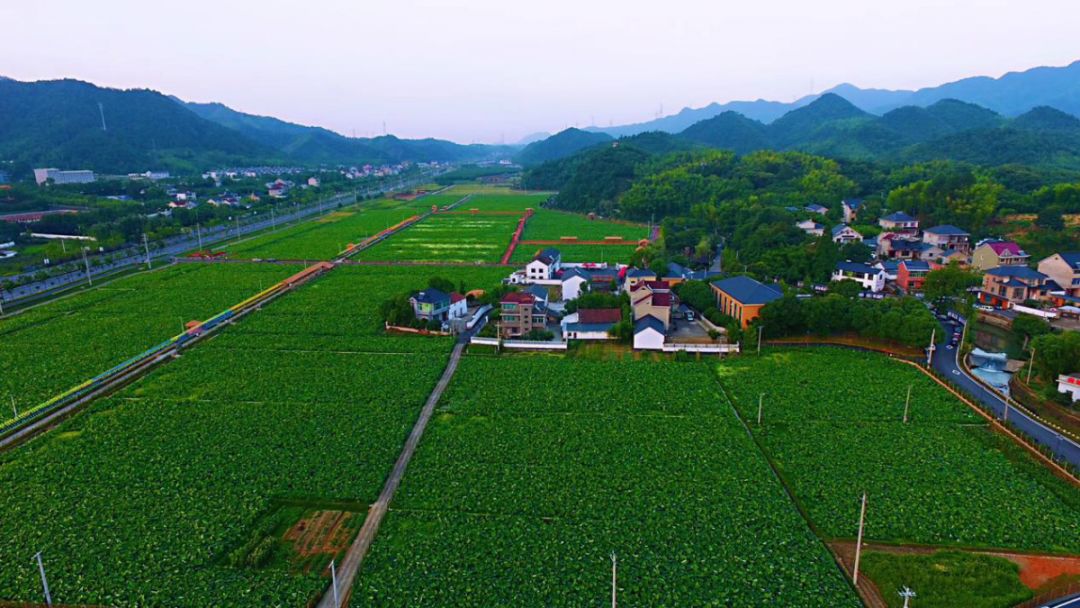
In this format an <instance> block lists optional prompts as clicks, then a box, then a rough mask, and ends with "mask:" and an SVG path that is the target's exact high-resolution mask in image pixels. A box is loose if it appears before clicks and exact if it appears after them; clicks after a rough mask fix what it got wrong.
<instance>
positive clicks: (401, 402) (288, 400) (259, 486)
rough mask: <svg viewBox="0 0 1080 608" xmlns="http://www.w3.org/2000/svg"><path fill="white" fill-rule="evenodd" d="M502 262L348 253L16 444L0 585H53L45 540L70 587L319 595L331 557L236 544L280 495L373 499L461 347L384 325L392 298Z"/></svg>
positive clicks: (478, 281)
mask: <svg viewBox="0 0 1080 608" xmlns="http://www.w3.org/2000/svg"><path fill="white" fill-rule="evenodd" d="M188 268H192V269H196V268H197V269H210V270H207V272H210V273H215V272H226V269H238V268H241V267H239V266H237V265H214V266H182V267H180V269H178V270H182V271H184V272H193V271H187V270H184V269H188ZM258 268H265V269H268V270H269V269H276V268H278V267H277V266H274V265H263V266H259V267H258ZM491 273H492V270H491V269H474V268H444V269H437V268H436V269H432V268H416V267H412V268H368V267H344V266H343V267H339V268H337V269H335V270H334V271H333V272H331V273H329V274H328V275H326V276H325V277H323V278H321V279H320V280H318V281H315V282H313V283H311V284H309V285H306V286H304V287H303V288H301V289H298V290H297V291H295V292H292V293H290V294H289V295H287V296H286V297H284V298H281V299H279V300H277V301H275V302H273V303H272V304H270V305H267V306H266V307H264V308H263V309H262V310H260V311H258V312H255V313H253V314H252V315H250V316H248V317H246V318H245V319H243V320H242V321H241V322H240V323H238V324H236V325H235V326H232V327H230V328H229V329H227V330H226V331H225V332H223V333H222V334H221V335H218V336H216V337H213V338H211V339H210V340H208V341H207V342H206V343H204V344H200V345H199V346H198V347H197V348H193V349H190V350H188V351H186V352H185V353H184V355H183V356H182V357H180V358H179V359H178V360H176V361H173V362H170V363H169V364H167V365H165V366H163V367H161V368H159V369H158V370H156V371H154V372H153V373H151V374H150V375H148V376H147V377H145V378H144V379H142V380H141V381H139V382H137V383H135V384H133V385H131V386H130V387H128V388H127V389H125V390H124V391H122V392H121V393H119V394H117V395H116V396H114V397H112V398H110V399H108V400H106V401H102V402H99V403H96V404H94V405H93V406H91V408H90V409H88V410H87V411H85V412H84V413H82V414H80V415H79V416H77V417H75V418H73V419H71V420H69V421H67V422H66V423H64V424H63V425H62V426H61V427H59V428H58V429H55V430H54V431H52V432H50V433H49V434H47V435H45V436H43V437H41V438H40V439H38V440H35V441H33V442H31V443H30V444H27V445H24V446H22V447H20V448H18V449H16V450H15V451H13V452H9V453H7V454H5V455H4V457H3V463H2V464H0V486H2V487H3V488H4V489H5V491H4V492H2V493H0V513H3V514H4V515H3V517H0V599H5V600H27V601H31V600H37V599H39V598H40V581H39V579H38V578H37V571H36V567H35V565H34V564H33V563H32V562H31V560H30V557H31V556H33V555H34V554H35V553H37V552H38V551H42V552H43V555H44V558H45V563H46V567H47V568H48V572H49V583H50V586H51V588H52V592H53V599H54V600H55V601H57V602H58V603H64V604H92V605H108V606H121V607H123V606H170V607H184V606H192V607H194V606H198V607H202V606H212V605H214V606H236V607H239V606H259V607H261V606H303V605H305V604H307V603H308V602H309V601H310V600H312V599H313V598H315V597H317V596H318V595H319V594H320V593H321V592H322V591H323V590H325V589H326V586H327V579H326V578H325V577H324V573H323V572H319V571H312V572H304V571H302V570H298V569H297V568H295V567H292V566H290V561H289V559H278V558H274V559H270V560H267V561H268V565H266V566H263V567H252V566H233V565H230V563H231V562H230V559H229V555H230V554H233V553H235V552H236V550H237V549H238V548H241V547H243V546H244V545H245V543H247V542H249V540H250V538H252V530H253V529H256V528H257V527H258V526H259V525H260V522H265V521H266V520H267V517H268V515H269V514H271V513H274V512H275V509H277V508H278V507H279V506H280V505H281V504H308V502H311V503H315V504H321V503H331V504H336V505H353V506H352V507H351V509H352V510H355V511H357V512H363V511H364V510H366V505H367V504H368V503H369V502H370V501H372V500H374V498H375V496H376V495H377V493H378V491H379V489H380V488H381V486H382V483H383V480H384V478H385V475H386V474H387V472H388V471H389V470H390V467H391V465H392V463H393V461H394V460H395V459H396V457H397V455H398V453H399V451H400V449H401V444H402V442H403V440H404V439H405V437H406V436H407V434H408V432H409V430H410V429H411V427H412V424H413V423H414V421H415V417H416V415H417V413H418V411H419V408H420V407H421V405H422V404H423V402H424V400H425V399H426V398H427V395H428V394H429V392H430V390H431V389H432V387H433V386H434V385H435V382H436V381H437V379H438V377H439V375H440V374H441V372H442V370H443V368H444V367H445V364H446V353H447V351H448V349H449V347H450V342H449V339H445V338H443V339H428V338H414V337H409V338H405V337H387V336H384V335H382V332H381V327H380V325H379V322H378V319H377V312H376V310H377V308H378V305H379V303H380V302H382V301H383V299H385V298H388V297H390V296H391V295H394V294H396V293H399V292H400V291H402V290H406V291H407V290H410V289H419V288H422V287H424V286H425V285H426V284H427V281H428V279H429V278H430V277H431V276H432V275H438V276H443V277H445V278H448V279H450V280H452V281H454V282H455V283H464V284H466V285H469V286H475V287H477V288H481V287H484V286H490V284H493V282H497V280H498V275H501V273H496V274H491ZM211 276H213V275H212V274H211V275H207V276H206V278H207V279H209V278H210V277H211ZM223 280H225V278H224V277H223ZM245 280H248V279H246V278H245V279H240V278H238V277H237V276H230V277H228V281H229V282H231V284H233V285H234V286H239V285H240V284H242V282H243V281H245ZM238 281H239V283H238ZM91 293H95V294H97V295H98V296H100V295H101V294H100V293H99V292H91ZM174 295H175V294H174ZM229 303H232V298H230V302H229ZM49 324H51V322H50V323H49ZM92 343H93V344H97V343H98V342H96V341H95V342H92ZM387 353H391V354H387ZM335 508H340V507H335ZM274 551H279V552H284V553H285V554H286V557H287V554H288V551H289V549H288V547H287V546H285V545H282V546H281V547H278V548H275V549H274Z"/></svg>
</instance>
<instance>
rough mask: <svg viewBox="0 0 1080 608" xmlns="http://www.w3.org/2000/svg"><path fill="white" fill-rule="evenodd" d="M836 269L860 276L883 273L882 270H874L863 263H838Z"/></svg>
mask: <svg viewBox="0 0 1080 608" xmlns="http://www.w3.org/2000/svg"><path fill="white" fill-rule="evenodd" d="M836 268H837V270H843V271H844V272H856V273H859V274H877V273H879V272H881V269H879V268H874V267H873V266H870V265H868V264H863V263H861V262H847V261H844V262H837V263H836Z"/></svg>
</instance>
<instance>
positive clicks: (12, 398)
mask: <svg viewBox="0 0 1080 608" xmlns="http://www.w3.org/2000/svg"><path fill="white" fill-rule="evenodd" d="M8 396H9V397H11V412H12V413H13V414H15V418H18V417H19V408H17V407H15V395H8Z"/></svg>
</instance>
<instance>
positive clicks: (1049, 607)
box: [1040, 593, 1080, 608]
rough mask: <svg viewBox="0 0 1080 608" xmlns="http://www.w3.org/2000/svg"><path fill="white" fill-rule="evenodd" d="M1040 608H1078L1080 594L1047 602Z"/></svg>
mask: <svg viewBox="0 0 1080 608" xmlns="http://www.w3.org/2000/svg"><path fill="white" fill-rule="evenodd" d="M1040 608H1080V593H1078V594H1076V595H1070V596H1068V597H1063V598H1061V599H1057V600H1054V601H1052V602H1047V603H1046V604H1043V605H1042V606H1041V607H1040Z"/></svg>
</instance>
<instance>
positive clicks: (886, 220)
mask: <svg viewBox="0 0 1080 608" xmlns="http://www.w3.org/2000/svg"><path fill="white" fill-rule="evenodd" d="M878 226H881V229H882V230H884V231H885V232H896V233H898V234H909V235H913V236H914V235H918V234H919V220H917V219H915V218H914V217H911V216H910V215H908V214H906V213H904V212H903V211H897V212H895V213H890V214H889V215H886V216H885V217H883V218H881V219H879V220H878Z"/></svg>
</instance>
